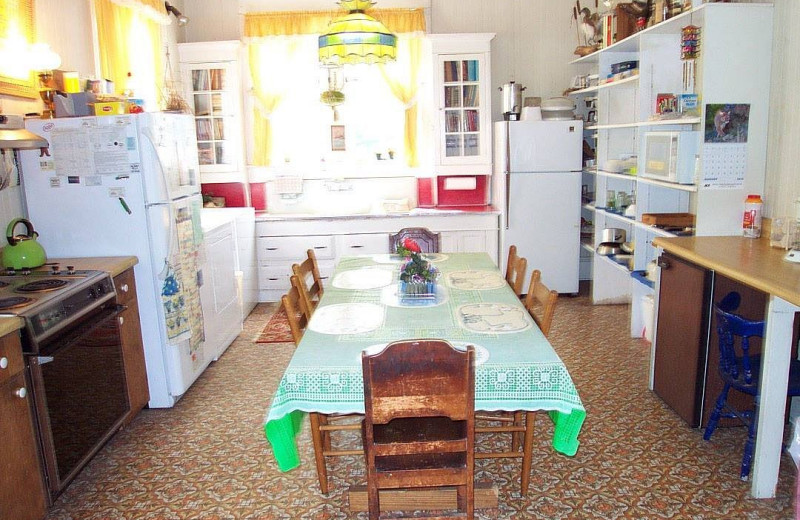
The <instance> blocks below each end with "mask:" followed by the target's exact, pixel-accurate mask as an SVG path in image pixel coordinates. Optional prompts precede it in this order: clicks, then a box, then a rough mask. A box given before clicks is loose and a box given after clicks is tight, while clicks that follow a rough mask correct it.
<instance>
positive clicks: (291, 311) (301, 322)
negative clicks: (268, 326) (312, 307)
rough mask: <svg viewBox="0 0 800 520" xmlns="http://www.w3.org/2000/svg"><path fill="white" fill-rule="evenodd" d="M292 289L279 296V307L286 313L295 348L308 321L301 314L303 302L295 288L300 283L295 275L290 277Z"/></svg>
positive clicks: (302, 313)
mask: <svg viewBox="0 0 800 520" xmlns="http://www.w3.org/2000/svg"><path fill="white" fill-rule="evenodd" d="M290 279H291V282H292V288H291V289H289V292H287V293H286V294H284V295H283V296H281V306H282V307H283V311H284V312H285V313H286V317H287V320H288V322H289V329H290V330H291V331H292V340H294V345H295V346H297V344H298V343H300V340H301V339H302V338H303V332H304V331H305V329H306V325H307V324H308V320H307V319H306V315H305V313H304V312H303V301H302V298H303V297H302V296H301V294H300V290H299V289H298V288H297V287H298V286H299V285H300V282H299V281H298V280H297V277H296V276H295V275H292V276H291V278H290Z"/></svg>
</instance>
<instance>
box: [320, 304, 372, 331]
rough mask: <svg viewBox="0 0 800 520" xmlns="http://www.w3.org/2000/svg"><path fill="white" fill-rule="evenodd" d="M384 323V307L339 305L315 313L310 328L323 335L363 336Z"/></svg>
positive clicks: (325, 307) (326, 307)
mask: <svg viewBox="0 0 800 520" xmlns="http://www.w3.org/2000/svg"><path fill="white" fill-rule="evenodd" d="M382 323H383V307H381V306H380V305H376V304H374V303H339V304H336V305H327V306H324V307H319V308H318V309H317V310H316V311H314V315H313V316H312V317H311V321H310V322H309V323H308V328H309V329H310V330H313V331H314V332H319V333H321V334H362V333H364V332H369V331H371V330H375V329H377V328H378V327H380V326H381V324H382Z"/></svg>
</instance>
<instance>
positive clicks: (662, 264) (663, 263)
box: [658, 258, 670, 269]
mask: <svg viewBox="0 0 800 520" xmlns="http://www.w3.org/2000/svg"><path fill="white" fill-rule="evenodd" d="M658 267H660V268H661V269H669V268H670V263H669V260H664V259H663V258H659V259H658Z"/></svg>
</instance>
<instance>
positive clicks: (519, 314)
mask: <svg viewBox="0 0 800 520" xmlns="http://www.w3.org/2000/svg"><path fill="white" fill-rule="evenodd" d="M457 316H458V320H459V322H460V324H461V326H462V327H464V328H465V329H468V330H471V331H473V332H481V333H492V334H497V333H500V334H502V333H509V332H519V331H522V330H526V329H529V328H530V327H531V319H530V317H529V316H528V313H527V311H526V310H525V308H524V307H522V306H521V305H508V304H505V303H471V304H467V305H462V306H461V307H459V308H458V311H457Z"/></svg>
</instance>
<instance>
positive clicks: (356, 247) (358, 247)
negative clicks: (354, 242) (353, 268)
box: [350, 246, 364, 249]
mask: <svg viewBox="0 0 800 520" xmlns="http://www.w3.org/2000/svg"><path fill="white" fill-rule="evenodd" d="M362 247H364V246H350V248H351V249H360V248H362Z"/></svg>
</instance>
